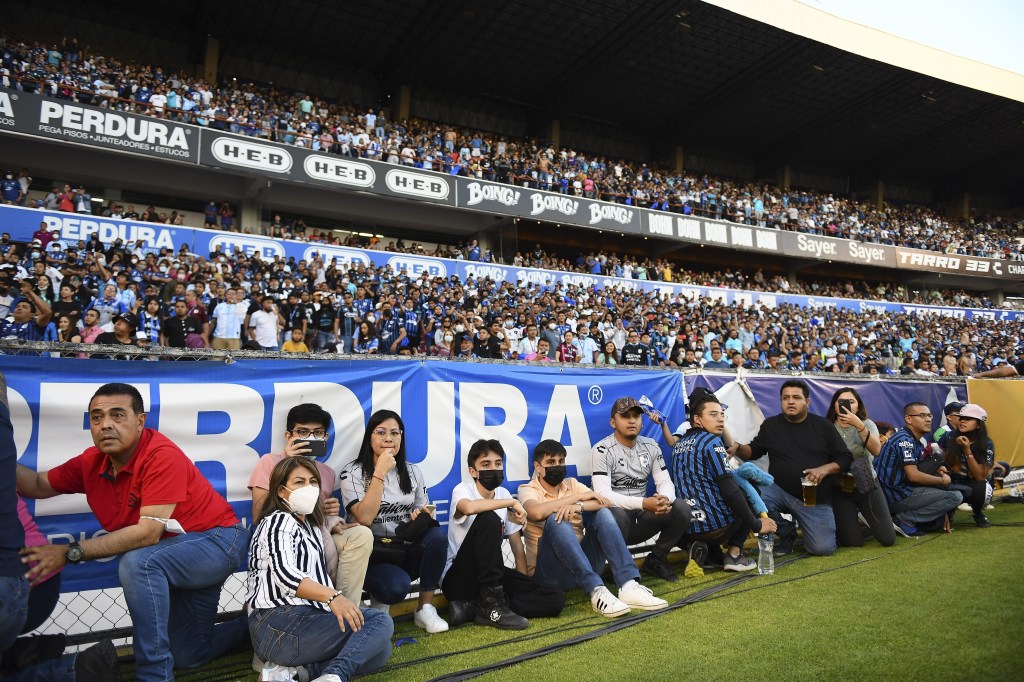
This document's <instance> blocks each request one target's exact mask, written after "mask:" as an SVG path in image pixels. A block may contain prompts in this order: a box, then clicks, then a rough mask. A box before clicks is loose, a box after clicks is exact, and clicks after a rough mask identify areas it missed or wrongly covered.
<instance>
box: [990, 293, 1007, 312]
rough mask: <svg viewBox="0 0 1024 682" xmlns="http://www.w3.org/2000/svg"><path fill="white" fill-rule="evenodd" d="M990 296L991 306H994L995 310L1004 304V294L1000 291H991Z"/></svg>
mask: <svg viewBox="0 0 1024 682" xmlns="http://www.w3.org/2000/svg"><path fill="white" fill-rule="evenodd" d="M990 296H991V297H992V305H994V306H995V307H996V308H1002V307H1003V303H1005V302H1006V292H1005V291H1003V290H1002V289H997V290H996V291H993V292H992V293H991V294H990Z"/></svg>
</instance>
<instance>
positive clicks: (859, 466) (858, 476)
mask: <svg viewBox="0 0 1024 682" xmlns="http://www.w3.org/2000/svg"><path fill="white" fill-rule="evenodd" d="M850 473H851V474H853V486H854V487H855V488H856V489H857V492H859V493H869V492H871V491H872V490H874V489H875V488H877V487H878V481H876V480H875V472H874V469H873V468H872V466H871V459H870V458H868V457H854V458H853V462H851V463H850Z"/></svg>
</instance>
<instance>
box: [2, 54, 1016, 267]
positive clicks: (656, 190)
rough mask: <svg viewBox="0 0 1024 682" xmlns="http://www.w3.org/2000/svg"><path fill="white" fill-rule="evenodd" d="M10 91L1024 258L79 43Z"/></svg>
mask: <svg viewBox="0 0 1024 682" xmlns="http://www.w3.org/2000/svg"><path fill="white" fill-rule="evenodd" d="M3 43H4V44H3V47H2V50H0V83H2V85H3V86H4V87H8V88H14V89H20V90H24V91H27V92H41V93H44V94H46V95H49V96H52V97H57V98H62V99H68V100H75V101H79V102H85V103H91V104H95V105H98V106H101V107H110V108H116V109H120V110H125V111H132V112H136V113H140V114H145V115H149V116H156V117H160V118H165V119H172V120H177V121H181V122H187V123H193V124H196V125H202V126H210V127H213V128H217V129H222V130H229V131H231V132H235V133H239V134H243V135H250V136H255V137H263V138H267V139H272V140H275V141H278V142H282V143H285V144H294V145H299V146H304V147H307V148H311V149H314V150H324V151H328V152H331V153H338V154H343V155H348V156H353V157H362V158H368V159H377V160H382V161H387V162H390V163H397V164H405V165H411V166H416V167H420V168H426V169H432V170H436V171H440V172H445V173H454V174H460V175H466V176H473V177H478V178H481V179H486V180H493V181H497V182H507V183H513V184H518V185H522V186H527V187H533V188H539V189H548V190H552V191H557V192H562V193H565V194H575V195H578V196H584V197H589V198H599V199H604V200H606V201H614V202H619V203H625V204H630V205H635V206H642V207H646V208H652V209H655V210H666V211H674V212H679V213H684V214H695V215H701V216H706V217H713V218H721V219H725V220H732V221H736V222H740V223H744V224H751V225H754V224H756V225H762V226H771V227H775V228H778V229H786V230H795V231H799V232H806V233H810V234H820V235H830V236H835V237H842V238H849V239H854V240H858V241H863V242H873V243H880V244H890V245H900V246H906V247H910V248H920V249H928V250H933V251H941V252H945V253H951V254H961V255H974V256H985V257H993V258H1008V259H1014V260H1020V259H1021V255H1022V252H1024V246H1022V242H1021V238H1024V222H1022V221H1021V220H1020V219H1019V218H1016V219H1015V218H1004V217H976V218H971V219H968V220H964V219H956V220H954V219H949V218H945V217H943V216H941V215H939V214H938V213H936V212H935V211H933V210H931V209H929V208H927V207H923V206H914V205H908V206H896V205H891V204H886V205H885V206H884V207H883V208H881V209H878V208H876V207H872V206H870V205H868V204H867V203H865V202H859V201H856V200H853V199H851V198H849V197H842V196H838V195H836V194H834V193H833V194H829V193H820V192H815V191H811V190H799V191H798V190H790V189H783V188H779V187H775V186H772V185H769V184H765V183H750V182H740V181H732V180H728V179H722V178H714V177H710V176H707V175H700V176H698V175H694V174H687V173H672V172H668V171H665V170H661V169H656V168H652V167H651V166H650V165H648V164H647V163H643V162H635V161H626V160H621V159H612V158H608V157H606V156H604V155H601V154H600V153H596V154H592V153H583V152H579V151H577V150H573V149H568V148H565V147H563V148H561V149H556V148H555V147H554V146H552V145H550V144H548V143H545V142H538V141H537V140H533V139H529V140H528V139H514V138H509V136H504V135H500V134H496V133H491V132H487V131H480V130H471V129H467V128H464V127H460V126H453V125H448V124H445V123H440V122H434V121H425V120H418V119H413V120H402V121H394V120H391V119H390V118H389V117H388V116H387V114H386V113H385V112H383V111H381V110H379V109H376V110H375V109H374V108H372V107H365V106H356V105H352V104H347V103H335V102H327V101H325V100H324V99H323V98H319V97H311V96H310V95H305V94H301V93H293V92H289V91H287V90H284V89H282V88H278V87H275V86H271V85H267V86H263V85H256V84H253V83H247V84H246V83H239V82H237V81H236V80H234V79H232V80H231V81H224V82H220V83H207V82H204V81H203V80H201V79H198V78H195V77H191V76H188V75H185V74H183V73H181V72H178V71H175V70H174V69H170V68H168V69H165V68H163V67H161V66H151V65H144V64H137V63H134V62H121V61H119V60H117V59H113V58H107V57H104V56H102V55H99V54H93V53H91V52H90V51H88V50H83V49H82V48H81V47H79V46H78V45H77V41H75V40H74V39H72V40H69V41H66V44H64V45H61V46H57V45H52V46H50V47H49V48H47V46H45V45H43V44H41V43H39V42H24V41H17V40H14V39H10V38H6V39H4V41H3Z"/></svg>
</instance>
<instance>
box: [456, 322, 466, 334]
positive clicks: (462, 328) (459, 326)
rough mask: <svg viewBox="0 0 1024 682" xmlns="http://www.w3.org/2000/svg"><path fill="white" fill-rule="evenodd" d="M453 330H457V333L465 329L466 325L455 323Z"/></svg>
mask: <svg viewBox="0 0 1024 682" xmlns="http://www.w3.org/2000/svg"><path fill="white" fill-rule="evenodd" d="M455 331H457V332H458V333H460V334H461V333H462V332H464V331H466V325H464V324H457V325H455Z"/></svg>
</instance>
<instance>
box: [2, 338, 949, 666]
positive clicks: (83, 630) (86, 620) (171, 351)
mask: <svg viewBox="0 0 1024 682" xmlns="http://www.w3.org/2000/svg"><path fill="white" fill-rule="evenodd" d="M0 352H2V353H3V354H7V355H17V356H28V355H33V356H50V357H60V358H81V359H82V360H83V361H88V360H89V359H91V358H107V359H111V358H112V359H116V360H122V361H125V360H127V361H140V362H186V361H187V362H206V363H224V364H231V363H233V362H236V361H239V360H258V359H279V360H280V359H288V360H295V361H300V360H301V361H307V362H308V361H310V360H315V361H325V362H327V361H332V360H334V361H337V360H345V361H353V360H357V361H358V360H391V361H395V362H402V361H405V362H477V363H487V364H499V365H509V364H522V363H521V362H515V361H507V360H477V359H475V360H453V359H451V358H439V357H428V356H412V357H408V356H394V355H391V356H389V355H370V356H367V355H339V354H336V353H283V352H266V351H243V350H237V351H234V350H231V351H228V350H214V349H208V348H207V349H186V348H165V347H146V348H142V347H136V346H100V345H96V344H67V343H42V342H19V341H12V340H0ZM531 364H535V363H531ZM545 364H546V366H548V367H550V368H551V371H564V370H565V369H566V368H570V367H571V368H572V369H573V370H578V369H586V368H588V367H590V368H595V367H594V366H587V365H561V364H559V363H551V364H550V365H547V363H545ZM597 369H603V370H607V369H613V370H626V371H637V370H638V369H640V370H644V371H672V372H680V373H683V374H687V375H690V374H700V373H701V372H702V370H678V369H675V368H669V367H643V368H637V367H622V366H600V367H597ZM714 373H716V374H722V373H725V374H728V373H730V370H714ZM748 373H749V374H751V375H759V374H786V375H791V376H800V375H803V374H805V373H802V372H785V371H784V372H761V371H756V370H751V371H749V372H748ZM806 374H808V376H811V375H810V373H806ZM813 376H814V377H816V378H830V379H836V378H838V379H852V378H856V379H862V380H863V379H871V378H877V379H879V380H882V378H881V377H874V376H869V375H835V374H829V375H826V374H821V373H815V374H813ZM884 380H892V381H925V382H941V383H946V384H953V383H963V381H964V379H963V378H962V377H952V378H945V377H926V376H913V377H903V376H887V377H885V379H884ZM438 502H439V507H440V509H439V511H441V512H442V518H443V511H444V507H445V506H446V502H444V501H438ZM653 542H654V540H653V539H652V540H651V541H649V542H647V543H644V544H642V545H638V546H635V547H633V548H632V551H633V553H634V554H643V553H645V552H646V551H647V549H648V548H649V547H650V545H651V544H653ZM503 555H504V560H505V564H506V565H507V566H510V567H513V566H514V565H515V561H514V558H513V556H512V552H511V548H510V547H509V545H508V543H505V545H504V549H503ZM245 578H246V574H245V573H244V572H239V573H235V574H233V575H231V576H229V577H228V579H227V581H226V582H225V584H224V587H223V590H222V592H221V598H220V606H219V611H220V614H221V617H222V618H227V617H231V616H233V615H235V614H237V613H238V612H239V611H240V610H241V609H242V608H243V606H244V599H245ZM414 590H415V587H414ZM410 596H411V595H410ZM36 632H38V633H41V634H56V633H65V634H67V635H68V642H69V645H71V646H72V647H74V646H80V645H87V644H89V643H91V642H94V641H98V640H100V639H103V638H111V639H114V641H115V644H126V643H128V642H130V639H131V618H130V617H129V615H128V609H127V607H126V605H125V602H124V595H123V592H122V590H121V589H120V588H107V589H101V590H86V591H81V592H67V593H63V594H61V595H60V599H59V602H58V604H57V606H56V608H55V609H54V611H53V614H52V615H51V617H50V618H49V619H48V620H47V621H46V622H45V623H44V624H43V625H42V626H41V627H40V628H39V629H38V630H37V631H36Z"/></svg>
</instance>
